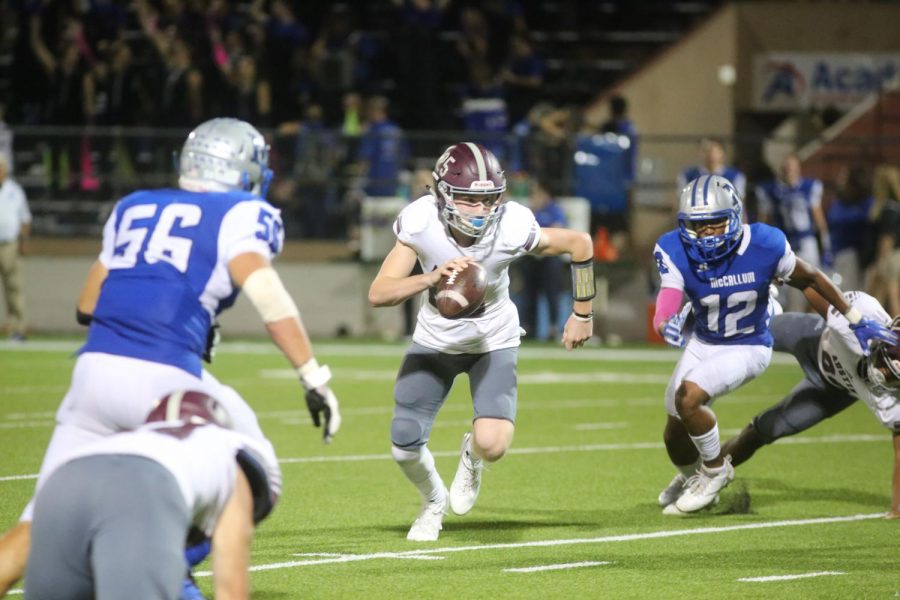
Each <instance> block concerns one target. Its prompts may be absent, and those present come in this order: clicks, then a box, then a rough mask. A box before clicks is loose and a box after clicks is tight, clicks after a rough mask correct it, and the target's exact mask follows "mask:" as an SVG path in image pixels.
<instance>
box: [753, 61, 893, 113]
mask: <svg viewBox="0 0 900 600" xmlns="http://www.w3.org/2000/svg"><path fill="white" fill-rule="evenodd" d="M898 76H900V54H898V53H871V54H860V53H818V52H772V53H766V54H760V55H757V56H755V57H754V60H753V108H754V109H755V110H761V111H772V112H776V111H778V112H780V111H786V110H795V109H802V108H826V107H834V108H838V109H848V108H851V107H852V106H853V105H855V104H856V103H857V102H859V101H860V100H862V99H863V98H865V97H866V96H868V95H869V94H872V93H875V92H878V91H879V90H880V89H882V88H884V87H886V86H887V85H888V84H889V82H890V81H891V80H893V79H895V78H897V77H898Z"/></svg>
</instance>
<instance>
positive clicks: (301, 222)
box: [272, 104, 340, 238]
mask: <svg viewBox="0 0 900 600" xmlns="http://www.w3.org/2000/svg"><path fill="white" fill-rule="evenodd" d="M278 133H279V135H282V136H292V137H293V139H294V146H293V153H292V155H293V165H292V167H289V168H288V169H287V177H285V178H284V182H283V183H279V182H276V186H275V189H273V190H272V191H273V196H274V199H275V200H276V201H277V202H278V204H279V205H280V206H282V207H283V210H284V211H285V212H288V213H289V215H290V214H291V213H293V214H295V215H296V218H289V216H286V217H285V219H284V222H285V227H286V233H287V234H288V236H290V237H294V235H300V236H302V237H307V238H322V237H326V234H327V233H328V223H329V219H330V217H331V216H332V215H333V214H334V213H336V212H337V210H338V207H337V198H338V188H337V181H336V177H335V175H336V171H337V165H338V162H339V160H340V146H339V141H338V139H337V137H336V135H335V133H334V131H333V130H331V129H329V128H327V127H325V123H324V121H323V112H322V107H321V106H319V105H318V104H312V105H310V106H309V107H308V108H307V109H306V114H305V115H304V119H303V120H302V121H294V122H289V123H282V125H281V126H280V127H279V128H278ZM294 228H295V229H294Z"/></svg>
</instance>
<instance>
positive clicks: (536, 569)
mask: <svg viewBox="0 0 900 600" xmlns="http://www.w3.org/2000/svg"><path fill="white" fill-rule="evenodd" d="M611 564H613V563H612V562H611V561H608V560H596V561H586V562H577V563H564V564H561V565H540V566H536V567H517V568H509V569H503V572H504V573H537V572H539V571H561V570H563V569H580V568H583V567H599V566H601V565H611Z"/></svg>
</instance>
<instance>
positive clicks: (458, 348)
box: [369, 142, 594, 541]
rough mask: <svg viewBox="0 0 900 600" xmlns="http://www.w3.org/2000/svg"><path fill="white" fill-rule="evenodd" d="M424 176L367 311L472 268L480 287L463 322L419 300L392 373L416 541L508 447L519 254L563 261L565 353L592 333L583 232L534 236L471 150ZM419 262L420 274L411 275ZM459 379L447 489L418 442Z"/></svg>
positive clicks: (434, 529) (489, 162)
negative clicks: (461, 390)
mask: <svg viewBox="0 0 900 600" xmlns="http://www.w3.org/2000/svg"><path fill="white" fill-rule="evenodd" d="M432 176H433V179H434V189H433V190H431V192H432V193H431V194H428V195H425V196H423V197H421V198H419V199H418V200H416V201H414V202H412V203H410V204H409V205H408V206H406V208H404V209H403V210H402V211H401V212H400V215H399V216H398V217H397V220H396V221H395V222H394V233H395V234H396V236H397V242H396V244H395V245H394V247H393V249H392V250H391V251H390V253H389V254H388V255H387V257H386V258H385V259H384V262H383V263H382V265H381V270H380V271H379V272H378V275H377V276H376V277H375V279H374V281H373V282H372V285H371V287H370V288H369V302H371V303H372V305H374V306H394V305H396V304H399V303H401V302H403V301H404V300H406V299H407V298H410V297H412V296H414V295H416V294H419V293H421V292H425V291H428V292H429V295H430V296H433V293H434V286H435V285H436V284H437V283H438V281H439V279H440V278H441V276H442V275H445V274H446V275H449V274H450V273H452V272H453V271H454V270H460V269H465V268H466V266H467V265H468V264H469V263H470V262H478V263H480V264H481V265H482V266H483V267H484V268H485V270H486V271H487V279H488V289H487V295H486V297H485V300H484V304H483V305H482V307H481V308H480V309H478V310H477V311H476V312H475V313H474V314H473V315H471V316H470V317H467V318H463V319H456V320H450V319H445V318H444V317H442V316H441V314H440V313H439V312H438V310H437V308H436V307H435V306H434V304H433V302H434V300H433V297H430V298H429V301H428V302H423V303H422V307H421V309H420V310H419V316H418V322H417V324H416V328H415V332H414V333H413V339H412V345H411V347H410V349H409V350H408V351H407V354H406V356H405V358H404V360H403V364H402V366H401V367H400V373H399V375H398V377H397V382H396V386H395V388H394V402H395V407H394V418H393V421H392V422H391V442H392V452H393V456H394V458H395V460H396V461H397V463H398V464H399V466H400V468H401V470H402V471H403V473H404V474H405V475H406V477H407V478H408V479H409V480H410V482H412V484H413V485H414V486H415V487H416V489H417V490H418V491H419V493H420V494H421V496H422V510H421V512H420V513H419V516H418V518H417V519H416V521H415V522H414V523H413V525H412V527H411V528H410V530H409V534H408V535H407V539H409V540H412V541H435V540H437V539H438V536H439V535H440V530H441V528H442V523H443V517H444V514H445V513H446V512H447V510H448V508H449V509H452V510H453V512H454V513H456V514H458V515H464V514H466V513H467V512H469V511H470V510H471V509H472V507H473V506H474V504H475V500H476V498H477V497H478V492H479V490H480V486H481V472H482V469H483V468H484V464H485V463H492V462H495V461H497V460H499V459H500V458H501V457H502V456H503V455H504V453H505V452H506V450H507V449H508V448H509V445H510V443H511V442H512V437H513V430H514V423H515V417H516V358H517V355H518V347H519V339H520V330H519V317H518V313H517V312H516V307H515V305H514V304H513V303H512V301H511V300H510V298H509V265H510V263H511V262H512V261H514V260H515V259H516V258H518V257H520V256H523V255H525V254H527V253H533V254H546V255H558V254H564V253H568V254H570V255H571V257H572V281H573V296H574V303H573V312H572V315H571V316H570V317H569V319H568V321H567V323H566V326H565V329H564V332H563V336H562V342H563V344H565V347H566V348H567V349H569V350H571V349H572V348H577V347H579V346H581V345H583V344H584V343H585V341H587V340H588V339H589V338H590V337H591V335H592V333H593V319H592V311H591V306H592V304H591V299H592V298H593V297H594V276H593V247H592V243H591V239H590V237H589V236H588V235H587V234H584V233H579V232H576V231H573V230H569V229H556V228H541V227H540V226H539V225H538V224H537V221H536V220H535V218H534V214H532V212H531V211H530V210H528V209H527V208H526V207H524V206H522V205H521V204H518V203H516V202H512V201H508V200H506V198H505V197H504V192H505V191H506V177H505V176H504V174H503V169H502V168H501V166H500V163H499V162H498V160H497V158H496V157H495V156H494V155H493V154H492V153H491V152H490V151H489V150H487V149H486V148H484V147H483V146H481V145H479V144H474V143H469V142H464V143H459V144H455V145H453V146H450V147H449V148H447V150H446V151H445V152H444V153H443V155H441V157H440V158H439V159H438V161H437V164H436V165H435V168H434V172H433V174H432ZM416 261H418V262H419V263H420V264H421V266H422V271H423V274H421V275H412V276H411V275H410V272H411V271H412V269H413V266H414V265H415V263H416ZM461 373H467V374H468V375H469V386H470V390H471V394H472V404H473V407H474V421H473V427H472V431H471V432H468V433H466V434H465V435H464V436H463V441H462V449H461V451H460V459H459V465H458V468H457V471H456V476H455V478H454V479H453V483H452V485H451V487H450V489H449V490H447V488H446V486H445V485H444V483H443V481H442V479H441V476H440V475H439V474H438V472H437V470H436V469H435V465H434V458H433V457H432V455H431V452H429V450H428V447H427V445H426V444H427V442H428V437H429V434H430V433H431V427H432V424H433V423H434V419H435V417H436V416H437V413H438V410H440V408H441V405H442V404H443V403H444V400H445V399H446V397H447V394H448V393H449V392H450V388H451V386H452V385H453V381H454V379H455V378H456V377H457V375H459V374H461Z"/></svg>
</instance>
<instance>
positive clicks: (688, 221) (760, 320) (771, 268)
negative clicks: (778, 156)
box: [653, 175, 893, 514]
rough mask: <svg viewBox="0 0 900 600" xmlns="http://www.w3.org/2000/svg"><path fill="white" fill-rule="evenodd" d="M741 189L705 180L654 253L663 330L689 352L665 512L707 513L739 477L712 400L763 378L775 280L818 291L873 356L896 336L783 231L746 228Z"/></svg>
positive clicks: (671, 419)
mask: <svg viewBox="0 0 900 600" xmlns="http://www.w3.org/2000/svg"><path fill="white" fill-rule="evenodd" d="M742 214H743V206H742V203H741V199H740V197H739V196H738V193H737V191H736V190H735V188H734V185H733V184H732V183H731V182H729V181H728V180H727V179H725V178H723V177H720V176H717V175H703V176H701V177H698V178H697V179H694V180H693V181H691V182H690V183H689V184H688V185H687V186H685V188H684V190H682V192H681V197H680V200H679V212H678V229H675V230H673V231H670V232H668V233H665V234H663V235H662V237H660V238H659V240H658V242H657V244H656V247H655V249H654V257H655V259H656V265H657V269H658V270H659V274H660V278H661V288H660V291H659V295H658V297H657V302H656V307H657V309H656V315H655V316H654V320H653V322H654V327H656V329H657V331H659V332H660V333H661V334H662V335H663V337H664V338H665V340H666V341H667V342H668V343H669V344H671V345H674V346H676V347H684V353H683V355H682V357H681V359H680V360H679V361H678V364H677V365H676V367H675V371H674V373H673V374H672V378H671V380H670V381H669V385H668V388H667V389H666V394H665V405H666V411H667V412H668V420H667V422H666V427H665V432H664V435H663V438H664V441H665V444H666V450H667V451H668V454H669V458H670V460H671V461H672V464H674V465H675V467H676V468H677V469H678V473H677V474H676V476H675V478H674V479H673V480H672V482H671V483H670V484H669V486H668V487H666V489H665V490H663V492H662V493H661V494H660V495H659V503H660V505H661V506H663V507H664V508H665V510H664V512H665V513H666V514H680V513H689V512H695V511H698V510H700V509H702V508H704V507H706V506H709V505H710V504H712V503H714V502H715V501H716V499H717V498H718V493H719V492H720V491H721V490H722V489H723V488H724V487H725V486H727V485H728V484H729V483H730V482H731V481H732V479H734V469H733V468H732V466H731V464H730V458H729V457H728V456H724V455H723V453H722V451H721V446H720V441H719V428H718V424H717V420H716V415H715V413H714V412H713V411H712V409H711V406H712V403H713V401H714V400H715V399H716V398H717V397H719V396H722V395H724V394H727V393H728V392H731V391H733V390H735V389H737V388H738V387H740V386H741V385H743V384H745V383H747V382H748V381H750V380H751V379H753V378H754V377H756V376H758V375H759V374H760V373H762V372H763V371H764V370H765V369H766V367H767V366H768V365H769V361H770V360H771V358H772V334H771V333H770V332H769V319H770V315H769V311H768V305H769V284H770V282H772V281H773V280H774V279H775V278H779V279H781V280H783V281H785V282H786V283H787V284H789V285H791V286H793V287H796V288H798V289H805V288H807V287H811V288H812V289H814V290H815V291H816V292H818V293H819V295H821V296H822V297H823V298H824V299H825V300H826V301H827V302H828V303H829V304H831V306H833V307H834V308H835V309H836V310H837V311H838V312H840V313H841V314H842V315H844V316H845V317H846V319H847V321H849V323H850V327H851V329H852V330H853V332H854V334H855V336H856V338H857V339H858V341H859V343H860V345H861V346H862V347H863V349H864V350H867V349H868V345H869V342H870V341H874V340H879V339H880V340H892V339H893V334H891V332H890V331H889V330H888V329H887V328H886V327H884V325H882V324H880V323H877V322H875V321H873V320H871V319H867V318H863V316H862V314H860V312H859V311H858V310H856V309H854V308H852V307H851V306H850V304H848V302H847V301H846V300H845V298H844V296H843V295H842V294H841V291H840V290H839V289H838V288H837V287H835V285H834V284H833V283H831V281H830V280H829V279H828V277H827V276H826V275H825V274H824V273H822V272H821V271H819V270H818V269H815V268H813V267H811V266H810V265H809V264H808V263H806V262H804V261H803V260H801V259H799V258H797V257H796V256H795V254H794V252H793V251H792V250H791V247H790V244H789V243H788V242H787V240H786V238H785V236H784V234H783V233H782V232H781V231H779V230H778V229H775V228H774V227H770V226H768V225H764V224H761V223H754V224H752V225H745V224H744V223H743V222H742ZM684 295H687V297H688V300H689V301H690V303H691V306H692V308H691V309H690V310H691V312H692V313H693V317H694V319H693V323H694V324H693V329H692V331H691V334H692V335H690V340H689V341H687V338H686V336H685V334H684V332H683V331H682V329H683V326H684V322H685V318H686V313H685V312H684V311H682V312H679V308H680V307H681V304H682V299H683V296H684Z"/></svg>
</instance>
